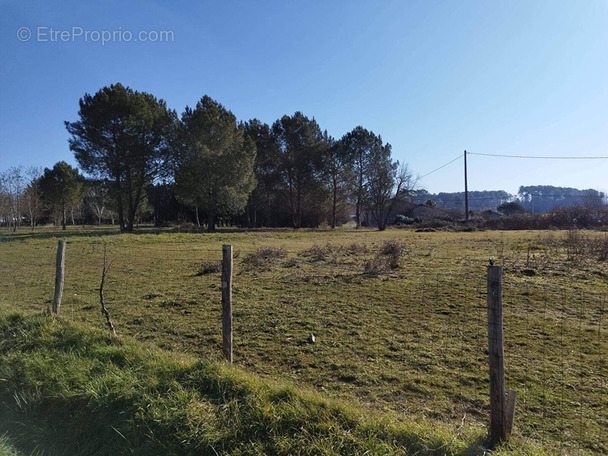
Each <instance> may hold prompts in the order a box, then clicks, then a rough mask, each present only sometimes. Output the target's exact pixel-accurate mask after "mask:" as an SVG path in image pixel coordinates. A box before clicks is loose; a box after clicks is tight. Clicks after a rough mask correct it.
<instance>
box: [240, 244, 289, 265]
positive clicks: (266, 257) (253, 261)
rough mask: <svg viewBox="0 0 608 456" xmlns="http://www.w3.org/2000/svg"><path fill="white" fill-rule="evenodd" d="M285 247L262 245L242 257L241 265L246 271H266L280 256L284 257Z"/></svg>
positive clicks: (285, 254) (285, 253)
mask: <svg viewBox="0 0 608 456" xmlns="http://www.w3.org/2000/svg"><path fill="white" fill-rule="evenodd" d="M286 256H287V252H286V251H285V249H282V248H276V247H264V248H260V249H258V250H257V251H256V252H254V253H250V254H249V255H246V256H245V257H244V258H243V266H244V269H245V270H246V271H251V270H258V271H268V270H270V268H271V266H272V265H273V264H274V263H276V262H277V260H278V259H280V258H285V257H286Z"/></svg>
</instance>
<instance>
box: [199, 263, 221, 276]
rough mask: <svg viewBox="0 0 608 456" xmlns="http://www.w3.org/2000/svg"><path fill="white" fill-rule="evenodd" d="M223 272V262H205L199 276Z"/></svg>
mask: <svg viewBox="0 0 608 456" xmlns="http://www.w3.org/2000/svg"><path fill="white" fill-rule="evenodd" d="M219 272H222V260H214V261H205V262H204V263H202V264H201V267H200V269H199V271H198V274H197V275H199V276H201V275H206V274H216V273H219Z"/></svg>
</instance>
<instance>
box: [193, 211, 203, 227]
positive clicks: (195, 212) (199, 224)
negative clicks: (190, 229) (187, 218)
mask: <svg viewBox="0 0 608 456" xmlns="http://www.w3.org/2000/svg"><path fill="white" fill-rule="evenodd" d="M194 214H195V215H196V226H197V227H199V228H200V227H201V219H200V218H199V216H198V206H196V207H195V208H194Z"/></svg>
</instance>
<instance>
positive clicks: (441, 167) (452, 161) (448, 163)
mask: <svg viewBox="0 0 608 456" xmlns="http://www.w3.org/2000/svg"><path fill="white" fill-rule="evenodd" d="M462 155H463V154H460V155H459V156H458V157H456V158H455V159H454V160H450V161H449V162H447V163H446V164H444V165H441V166H440V167H439V168H436V169H434V170H433V171H431V172H430V173H426V174H424V175H422V176H420V177H419V179H422V178H423V177H426V176H428V175H430V174H433V173H434V172H436V171H439V170H440V169H443V168H445V167H446V166H448V165H451V164H452V163H454V162H455V161H456V160H458V159H459V158H462Z"/></svg>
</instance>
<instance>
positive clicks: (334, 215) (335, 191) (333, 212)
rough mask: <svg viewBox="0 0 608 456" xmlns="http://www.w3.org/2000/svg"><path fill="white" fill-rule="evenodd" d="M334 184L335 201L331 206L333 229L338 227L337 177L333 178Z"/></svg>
mask: <svg viewBox="0 0 608 456" xmlns="http://www.w3.org/2000/svg"><path fill="white" fill-rule="evenodd" d="M333 185H334V201H333V206H332V208H331V229H332V230H335V229H336V206H337V205H338V201H337V200H338V183H337V182H336V178H335V177H334V179H333Z"/></svg>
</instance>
